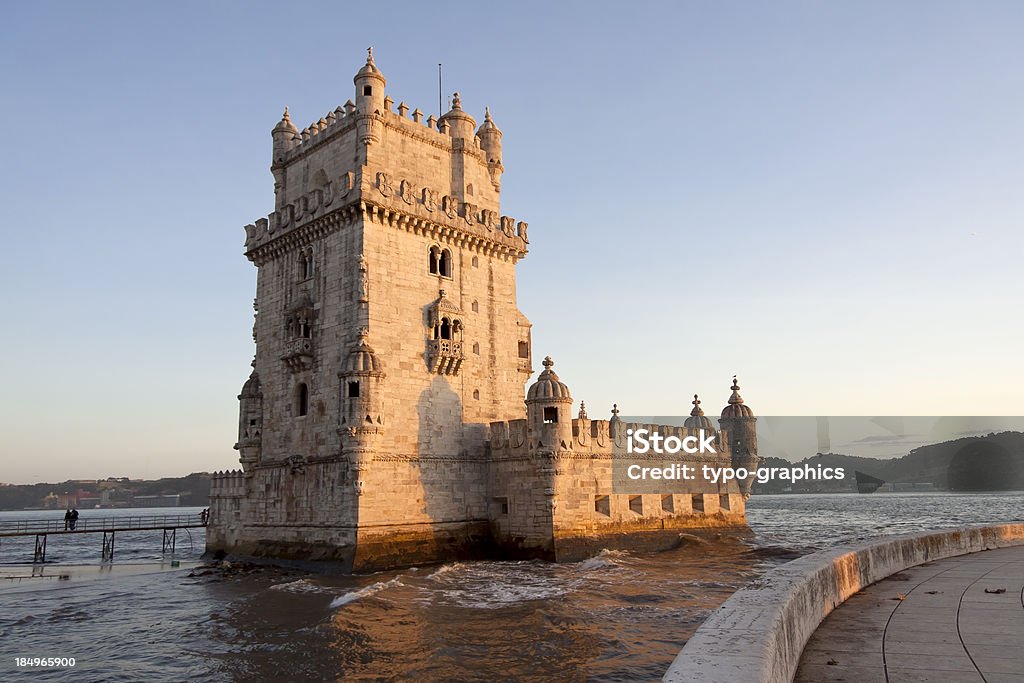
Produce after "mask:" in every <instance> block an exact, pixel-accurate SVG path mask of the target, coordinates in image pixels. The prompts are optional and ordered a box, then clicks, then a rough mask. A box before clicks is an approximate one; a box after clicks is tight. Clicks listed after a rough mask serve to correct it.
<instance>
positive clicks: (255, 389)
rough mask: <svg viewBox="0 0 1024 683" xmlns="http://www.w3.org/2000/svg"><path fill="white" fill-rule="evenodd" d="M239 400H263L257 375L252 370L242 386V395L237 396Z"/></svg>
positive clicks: (261, 388) (261, 387)
mask: <svg viewBox="0 0 1024 683" xmlns="http://www.w3.org/2000/svg"><path fill="white" fill-rule="evenodd" d="M238 398H239V400H241V399H243V398H263V385H262V384H261V383H260V376H259V374H258V373H257V372H256V371H255V370H253V371H252V374H250V375H249V379H247V380H245V384H243V385H242V393H240V394H239V395H238Z"/></svg>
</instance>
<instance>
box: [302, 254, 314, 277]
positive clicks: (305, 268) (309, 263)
mask: <svg viewBox="0 0 1024 683" xmlns="http://www.w3.org/2000/svg"><path fill="white" fill-rule="evenodd" d="M299 277H300V278H301V279H303V280H307V279H309V278H311V277H313V250H312V249H305V250H303V251H302V252H300V253H299Z"/></svg>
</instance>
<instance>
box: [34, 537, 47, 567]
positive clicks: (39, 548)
mask: <svg viewBox="0 0 1024 683" xmlns="http://www.w3.org/2000/svg"><path fill="white" fill-rule="evenodd" d="M37 562H46V534H36V552H35V555H34V556H33V558H32V563H33V564H35V563H37Z"/></svg>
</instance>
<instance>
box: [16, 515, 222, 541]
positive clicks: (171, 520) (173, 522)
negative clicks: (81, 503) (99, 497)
mask: <svg viewBox="0 0 1024 683" xmlns="http://www.w3.org/2000/svg"><path fill="white" fill-rule="evenodd" d="M200 526H206V517H204V516H203V514H202V513H193V514H189V515H130V516H118V517H88V516H86V515H82V516H80V517H79V518H78V522H77V523H76V524H75V528H74V529H71V528H70V524H68V523H66V522H65V521H64V519H63V518H59V519H11V520H0V536H22V535H29V534H56V533H64V532H67V533H81V532H86V531H128V530H132V529H171V528H182V527H200Z"/></svg>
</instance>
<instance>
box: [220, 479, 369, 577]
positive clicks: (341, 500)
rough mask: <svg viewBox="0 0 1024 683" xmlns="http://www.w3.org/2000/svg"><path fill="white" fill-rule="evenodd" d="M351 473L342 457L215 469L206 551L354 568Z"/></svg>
mask: <svg viewBox="0 0 1024 683" xmlns="http://www.w3.org/2000/svg"><path fill="white" fill-rule="evenodd" d="M350 479H351V476H350V473H349V471H348V464H347V463H345V462H341V461H338V460H334V461H330V462H314V463H306V464H303V465H299V466H292V465H289V464H287V463H279V464H271V465H263V466H259V467H257V468H256V469H254V470H253V471H252V473H251V474H249V475H248V476H245V475H242V474H241V473H240V472H238V473H228V474H226V475H224V474H222V475H215V476H214V477H213V480H212V486H211V491H210V503H211V504H210V522H209V526H208V527H207V551H209V552H217V551H224V552H227V553H230V554H232V555H245V556H252V557H271V558H279V559H292V560H309V561H318V560H325V561H332V562H340V563H341V564H342V565H344V566H347V567H350V568H351V565H352V558H353V555H354V551H355V540H356V534H355V531H356V524H357V517H356V514H357V508H356V496H355V492H354V489H353V487H352V486H351V485H349V481H350Z"/></svg>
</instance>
